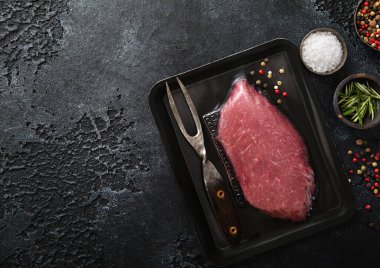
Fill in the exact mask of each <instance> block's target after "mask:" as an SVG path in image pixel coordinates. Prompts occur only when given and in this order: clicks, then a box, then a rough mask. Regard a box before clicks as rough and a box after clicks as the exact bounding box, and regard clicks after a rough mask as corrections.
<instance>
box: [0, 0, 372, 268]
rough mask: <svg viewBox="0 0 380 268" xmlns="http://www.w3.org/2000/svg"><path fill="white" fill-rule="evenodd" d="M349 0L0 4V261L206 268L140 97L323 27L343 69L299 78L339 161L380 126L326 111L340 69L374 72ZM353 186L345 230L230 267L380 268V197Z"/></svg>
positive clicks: (0, 0)
mask: <svg viewBox="0 0 380 268" xmlns="http://www.w3.org/2000/svg"><path fill="white" fill-rule="evenodd" d="M356 2H357V1H355V0H346V1H344V0H339V1H333V0H328V1H326V0H316V1H313V0H303V1H301V0H299V1H290V0H289V1H284V0H262V1H249V0H246V1H238V0H235V1H233V0H226V1H216V0H210V1H196V0H193V1H189V0H188V1H185V0H166V1H145V0H139V1H137V0H134V1H133V0H92V1H84V0H76V1H74V0H71V1H69V0H52V1H49V0H17V1H16V0H0V63H1V64H0V66H1V69H0V73H1V74H0V147H1V149H0V159H1V162H0V266H1V267H63V266H64V267H82V266H88V267H96V266H102V267H170V266H173V267H192V266H193V267H201V266H208V265H209V264H208V263H207V261H206V260H205V259H204V258H203V257H202V255H201V254H200V252H199V246H198V243H197V240H196V237H195V233H194V229H193V227H192V226H193V225H192V221H191V217H190V215H189V212H188V210H187V208H186V206H185V202H184V200H183V197H182V194H181V191H180V190H179V187H178V185H177V183H176V180H175V178H174V176H173V174H172V171H171V169H170V167H169V163H168V160H167V158H166V156H165V154H164V148H163V146H162V144H161V142H160V139H159V134H158V131H157V129H156V126H155V123H154V122H153V118H152V116H151V114H150V111H149V107H148V102H147V98H148V94H149V89H150V87H151V86H152V85H153V84H154V83H155V82H156V81H157V80H159V79H162V78H164V77H167V76H170V75H174V74H176V73H179V72H182V71H185V70H187V69H190V68H193V67H196V66H198V65H201V64H206V63H208V62H210V61H213V60H216V59H218V58H221V57H224V56H227V55H229V54H231V53H235V52H238V51H240V50H242V49H246V48H249V47H251V46H255V45H258V44H260V43H262V42H265V41H268V40H271V39H273V38H277V37H285V38H288V39H289V40H291V41H293V42H295V43H296V44H299V42H300V41H301V39H302V37H303V36H304V35H305V34H306V33H307V32H308V31H310V30H311V29H313V28H316V27H320V26H327V27H332V28H335V29H336V30H338V31H339V32H340V33H341V34H342V35H343V36H344V37H345V39H346V41H347V45H348V50H349V57H348V60H347V64H346V65H345V67H344V68H343V69H342V70H341V71H340V72H338V73H337V74H336V75H333V76H330V77H318V76H315V75H312V74H309V75H308V78H309V79H310V84H311V85H312V89H313V90H315V91H317V92H318V96H319V101H320V102H321V104H322V106H323V108H324V111H325V116H326V118H327V121H328V124H329V128H330V131H331V133H332V134H333V136H334V138H335V140H336V142H337V145H338V147H339V150H340V153H342V158H343V159H344V161H346V163H345V164H346V165H348V164H349V162H348V161H349V159H348V157H346V156H345V154H344V152H345V151H346V150H347V149H348V148H349V147H350V144H352V143H353V141H354V140H355V139H356V138H357V137H364V138H366V139H368V141H369V142H373V141H374V139H375V138H378V136H376V135H377V134H376V133H378V132H379V127H377V128H375V129H372V130H368V131H353V130H352V129H349V128H348V127H346V126H344V125H343V124H342V123H340V122H338V120H337V119H336V118H335V116H334V113H333V109H332V105H331V100H332V95H333V91H334V88H335V87H336V86H337V84H338V83H339V81H340V80H342V79H343V78H344V77H346V76H347V75H349V74H351V73H356V72H367V73H371V74H376V73H377V74H378V73H380V65H379V63H380V60H379V54H378V53H376V52H375V51H371V50H369V49H367V48H365V47H364V45H362V44H360V43H359V41H358V40H357V38H356V36H355V35H354V33H353V26H352V23H351V22H352V14H353V7H354V6H355V3H356ZM353 180H354V178H353ZM353 191H354V194H355V196H356V199H357V206H358V212H357V214H356V215H355V217H354V218H353V219H352V220H351V221H350V222H349V223H347V224H343V225H341V226H338V227H336V228H332V229H330V230H328V231H324V232H322V233H320V234H317V235H314V236H312V237H309V238H306V239H303V240H301V241H299V242H296V243H292V244H290V245H287V246H285V247H281V248H279V249H275V250H273V251H271V252H268V253H265V254H263V255H260V256H258V257H256V258H254V259H252V260H250V261H246V262H243V263H241V264H239V265H238V266H237V267H305V266H307V267H337V266H339V267H340V266H345V267H358V266H359V265H360V266H361V267H370V266H372V267H375V266H377V265H376V264H377V262H378V257H377V256H378V252H379V250H380V232H379V227H380V219H379V216H380V212H379V209H380V206H379V200H376V198H374V197H373V195H371V194H370V193H369V192H368V191H367V190H366V188H365V186H363V185H360V184H355V186H353ZM366 203H370V204H371V205H372V210H371V211H364V209H363V206H364V204H366ZM368 222H374V223H375V226H376V227H375V228H372V229H371V228H368ZM378 226H379V227H378Z"/></svg>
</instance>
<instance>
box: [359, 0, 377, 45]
mask: <svg viewBox="0 0 380 268" xmlns="http://www.w3.org/2000/svg"><path fill="white" fill-rule="evenodd" d="M367 1H368V0H367ZM364 2H366V1H365V0H360V1H359V3H358V5H357V7H356V9H355V14H354V27H355V32H356V35H357V36H358V37H359V39H360V41H362V43H363V44H365V45H366V46H368V47H370V48H372V49H373V50H376V51H380V50H378V49H376V48H374V47H372V46H371V45H370V44H368V43H366V42H364V40H363V39H362V38H361V36H360V33H359V31H358V26H357V25H356V21H357V16H358V12H359V10H360V6H361V5H362V4H363V3H364Z"/></svg>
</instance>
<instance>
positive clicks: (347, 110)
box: [338, 82, 380, 126]
mask: <svg viewBox="0 0 380 268" xmlns="http://www.w3.org/2000/svg"><path fill="white" fill-rule="evenodd" d="M338 96H339V99H338V105H339V107H340V109H341V110H342V113H343V115H344V116H350V117H351V120H352V122H354V123H356V122H357V123H359V124H360V125H361V126H362V125H363V123H364V120H365V119H366V118H371V120H373V119H374V118H375V116H376V114H377V101H378V100H380V94H379V93H378V92H377V91H376V90H374V89H373V88H372V87H371V86H370V85H369V84H368V82H367V83H366V84H363V83H360V82H351V83H348V84H347V85H346V88H345V89H344V91H342V92H340V93H339V95H338Z"/></svg>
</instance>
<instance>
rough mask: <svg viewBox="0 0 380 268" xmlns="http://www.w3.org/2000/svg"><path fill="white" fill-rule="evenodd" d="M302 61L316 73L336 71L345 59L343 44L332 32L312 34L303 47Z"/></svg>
mask: <svg viewBox="0 0 380 268" xmlns="http://www.w3.org/2000/svg"><path fill="white" fill-rule="evenodd" d="M301 52H302V60H303V61H304V63H305V64H306V65H307V66H308V67H309V68H310V69H311V70H313V71H314V72H317V73H328V72H331V71H334V70H335V69H336V68H337V67H338V65H339V63H340V62H341V60H342V57H343V48H342V44H341V43H340V41H339V40H338V38H337V37H336V35H334V34H333V33H331V32H315V33H312V34H310V35H309V36H308V37H307V38H306V39H305V40H304V41H303V45H302V47H301Z"/></svg>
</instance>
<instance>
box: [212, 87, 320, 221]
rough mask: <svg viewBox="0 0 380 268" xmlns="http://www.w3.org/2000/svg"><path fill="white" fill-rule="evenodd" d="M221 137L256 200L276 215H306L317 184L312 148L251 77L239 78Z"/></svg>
mask: <svg viewBox="0 0 380 268" xmlns="http://www.w3.org/2000/svg"><path fill="white" fill-rule="evenodd" d="M217 138H218V140H219V141H220V142H221V144H222V146H223V148H224V150H225V152H226V154H227V156H228V158H229V160H230V162H231V164H232V166H233V169H234V171H235V173H236V177H237V180H238V181H239V183H240V185H241V187H242V189H243V192H244V195H245V198H246V199H247V201H248V202H249V203H250V204H251V205H252V206H254V207H256V208H258V209H259V210H261V211H262V212H264V213H266V214H268V215H270V216H272V217H276V218H281V219H290V220H293V221H302V220H304V219H305V218H306V216H307V214H308V212H309V210H310V208H311V204H312V195H313V193H314V190H315V182H314V172H313V170H312V168H311V166H310V164H309V157H308V153H307V149H306V147H305V145H304V143H303V140H302V138H301V137H300V135H299V134H298V132H297V131H296V129H295V128H294V127H293V125H292V124H291V123H290V121H289V120H288V119H287V117H286V116H284V115H283V114H282V113H281V112H280V111H279V110H278V109H277V108H276V107H275V106H273V105H272V104H271V103H269V101H268V100H267V99H266V98H265V97H264V96H263V95H261V94H260V93H258V92H257V91H256V90H255V89H253V88H252V87H251V86H250V85H249V84H248V82H247V80H239V81H237V82H236V83H235V84H234V86H233V89H232V91H231V93H230V95H229V97H228V99H227V101H226V103H225V104H224V106H223V107H222V109H221V111H220V118H219V122H218V136H217Z"/></svg>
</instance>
